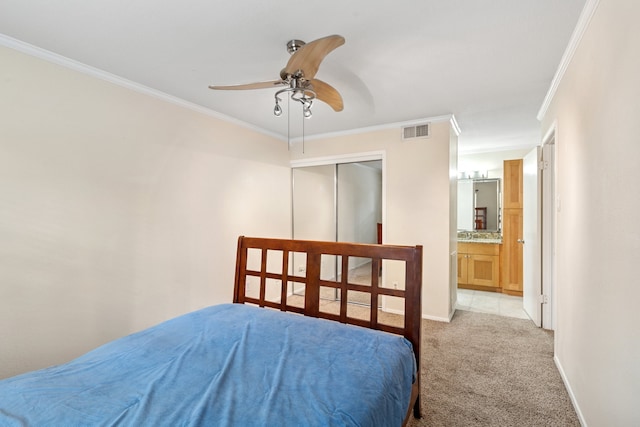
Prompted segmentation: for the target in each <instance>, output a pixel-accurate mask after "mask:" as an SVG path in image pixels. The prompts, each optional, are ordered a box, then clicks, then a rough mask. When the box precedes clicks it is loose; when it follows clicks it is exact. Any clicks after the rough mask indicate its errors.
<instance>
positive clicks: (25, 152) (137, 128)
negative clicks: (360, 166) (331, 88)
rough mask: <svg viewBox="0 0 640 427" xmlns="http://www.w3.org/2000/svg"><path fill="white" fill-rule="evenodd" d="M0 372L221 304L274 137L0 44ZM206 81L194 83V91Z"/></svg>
mask: <svg viewBox="0 0 640 427" xmlns="http://www.w3.org/2000/svg"><path fill="white" fill-rule="evenodd" d="M0 64H2V66H0V94H1V96H0V343H1V344H0V378H2V377H6V376H10V375H12V374H17V373H19V372H23V371H26V370H30V369H35V368H40V367H44V366H47V365H50V364H53V363H59V362H63V361H66V360H68V359H70V358H72V357H74V356H77V355H79V354H81V353H83V352H85V351H87V350H89V349H91V348H93V347H95V346H97V345H99V344H101V343H104V342H106V341H108V340H111V339H113V338H116V337H119V336H122V335H125V334H128V333H130V332H133V331H136V330H139V329H142V328H144V327H147V326H149V325H152V324H155V323H157V322H159V321H162V320H164V319H167V318H170V317H173V316H175V315H178V314H181V313H184V312H188V311H191V310H194V309H197V308H200V307H203V306H207V305H211V304H216V303H222V302H230V301H231V297H232V290H233V275H234V265H235V264H234V262H235V250H236V239H237V236H238V235H239V234H245V235H261V236H274V237H289V235H290V230H291V222H290V220H291V216H290V187H289V182H290V168H289V153H288V151H287V147H286V143H284V142H282V141H277V140H274V139H273V138H271V137H268V136H264V135H262V134H258V133H256V132H253V131H250V130H248V129H246V128H241V127H239V126H237V125H232V124H228V123H225V122H222V121H220V120H218V119H216V118H213V117H210V116H207V115H204V114H201V113H197V112H194V111H192V110H189V109H186V108H183V107H178V106H176V105H173V104H170V103H167V102H164V101H161V100H158V99H156V98H153V97H150V96H147V95H142V94H140V93H137V92H134V91H131V90H129V89H125V88H122V87H119V86H115V85H113V84H110V83H108V82H105V81H103V80H99V79H96V78H93V77H89V76H87V75H84V74H81V73H78V72H75V71H71V70H69V69H66V68H63V67H60V66H57V65H53V64H51V63H48V62H45V61H42V60H39V59H36V58H33V57H30V56H27V55H25V54H22V53H19V52H16V51H13V50H10V49H7V48H3V47H0ZM205 90H206V89H205Z"/></svg>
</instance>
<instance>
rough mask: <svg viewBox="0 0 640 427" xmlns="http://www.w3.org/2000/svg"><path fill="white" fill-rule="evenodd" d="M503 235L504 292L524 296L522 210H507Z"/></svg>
mask: <svg viewBox="0 0 640 427" xmlns="http://www.w3.org/2000/svg"><path fill="white" fill-rule="evenodd" d="M503 221H504V230H503V233H502V251H503V262H502V290H503V292H507V293H514V294H517V295H522V283H523V269H522V258H523V257H522V255H523V252H522V241H523V240H522V209H505V210H504V214H503Z"/></svg>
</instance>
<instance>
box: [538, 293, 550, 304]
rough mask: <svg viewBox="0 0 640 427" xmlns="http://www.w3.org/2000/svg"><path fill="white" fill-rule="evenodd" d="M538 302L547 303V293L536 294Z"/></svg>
mask: <svg viewBox="0 0 640 427" xmlns="http://www.w3.org/2000/svg"><path fill="white" fill-rule="evenodd" d="M538 302H539V303H540V304H549V296H548V295H538Z"/></svg>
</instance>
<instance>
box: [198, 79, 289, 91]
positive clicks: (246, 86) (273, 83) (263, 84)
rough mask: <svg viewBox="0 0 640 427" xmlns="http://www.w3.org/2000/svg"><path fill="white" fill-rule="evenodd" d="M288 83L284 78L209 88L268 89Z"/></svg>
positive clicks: (210, 87)
mask: <svg viewBox="0 0 640 427" xmlns="http://www.w3.org/2000/svg"><path fill="white" fill-rule="evenodd" d="M284 84H286V83H285V82H283V81H282V80H274V81H270V82H258V83H248V84H244V85H233V86H213V85H211V86H209V89H214V90H248V89H268V88H273V87H276V86H282V85H284Z"/></svg>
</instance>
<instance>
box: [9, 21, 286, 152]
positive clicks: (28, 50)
mask: <svg viewBox="0 0 640 427" xmlns="http://www.w3.org/2000/svg"><path fill="white" fill-rule="evenodd" d="M0 46H5V47H7V48H9V49H13V50H16V51H18V52H22V53H24V54H27V55H30V56H33V57H36V58H39V59H42V60H45V61H47V62H50V63H53V64H56V65H60V66H62V67H65V68H68V69H70V70H73V71H77V72H79V73H82V74H86V75H88V76H91V77H95V78H97V79H100V80H104V81H107V82H109V83H113V84H115V85H118V86H120V87H124V88H126V89H129V90H132V91H134V92H138V93H141V94H144V95H147V96H151V97H153V98H156V99H159V100H162V101H165V102H169V103H171V104H174V105H177V106H179V107H182V108H186V109H189V110H192V111H195V112H197V113H201V114H204V115H206V116H209V117H214V118H216V119H219V120H223V121H225V122H228V123H232V124H235V125H238V126H240V127H243V128H245V129H249V130H252V131H254V132H258V133H261V134H263V135H266V136H270V137H272V138H276V139H278V140H280V141H286V138H285V137H283V136H282V135H280V134H278V133H274V132H270V131H268V130H266V129H263V128H260V127H258V126H254V125H252V124H250V123H247V122H243V121H242V120H238V119H236V118H233V117H230V116H227V115H225V114H222V113H219V112H217V111H215V110H212V109H210V108H206V107H203V106H201V105H197V104H194V103H192V102H189V101H185V100H184V99H181V98H178V97H176V96H173V95H169V94H168V93H165V92H161V91H159V90H156V89H153V88H150V87H148V86H144V85H141V84H139V83H136V82H133V81H131V80H127V79H125V78H123V77H120V76H117V75H115V74H111V73H109V72H106V71H104V70H100V69H98V68H95V67H92V66H90V65H87V64H84V63H82V62H79V61H76V60H74V59H71V58H67V57H66V56H62V55H59V54H57V53H54V52H51V51H48V50H46V49H42V48H40V47H37V46H34V45H32V44H29V43H25V42H23V41H21V40H18V39H14V38H13V37H9V36H7V35H5V34H1V33H0Z"/></svg>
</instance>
